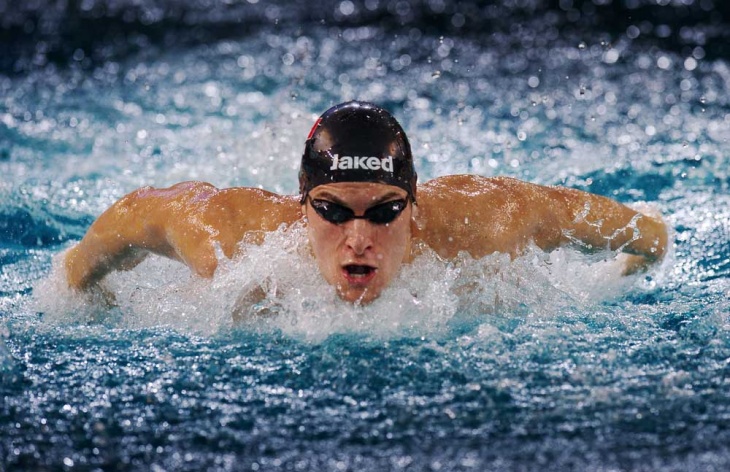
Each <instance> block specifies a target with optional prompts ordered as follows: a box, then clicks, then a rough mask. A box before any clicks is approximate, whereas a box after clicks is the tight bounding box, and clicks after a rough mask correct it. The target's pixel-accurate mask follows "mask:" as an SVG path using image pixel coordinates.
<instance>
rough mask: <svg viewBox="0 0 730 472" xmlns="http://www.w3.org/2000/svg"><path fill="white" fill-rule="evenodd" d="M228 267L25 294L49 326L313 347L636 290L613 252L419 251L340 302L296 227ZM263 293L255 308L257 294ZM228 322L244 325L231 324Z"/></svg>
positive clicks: (152, 272)
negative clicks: (367, 289) (512, 254)
mask: <svg viewBox="0 0 730 472" xmlns="http://www.w3.org/2000/svg"><path fill="white" fill-rule="evenodd" d="M243 249H244V254H243V255H242V256H240V257H236V258H235V259H233V260H228V259H226V258H225V257H224V256H222V255H221V256H220V265H219V268H218V271H217V272H216V276H215V277H214V278H213V279H210V280H208V279H202V278H200V277H198V276H196V275H193V274H192V273H191V272H190V271H189V270H188V269H187V268H186V267H185V266H183V265H182V264H180V263H177V262H174V261H170V260H167V259H164V258H161V257H157V256H150V257H148V258H147V260H145V261H144V262H142V263H141V264H140V265H139V266H137V267H136V268H135V269H133V270H131V271H127V272H116V273H113V274H110V275H109V276H108V277H107V278H106V279H105V280H104V281H103V282H102V284H101V287H102V288H101V289H98V290H95V291H92V292H91V293H88V294H78V293H75V292H73V291H71V290H70V289H69V288H68V287H67V286H66V283H65V280H64V278H63V274H62V272H61V271H60V264H59V262H60V260H61V258H62V257H63V254H60V255H59V256H57V258H56V260H55V261H54V269H53V271H52V273H51V275H50V276H49V277H48V278H47V279H45V280H43V281H41V282H40V283H38V284H37V285H36V287H35V288H34V305H35V309H36V310H38V311H40V312H43V313H44V319H45V320H46V321H47V322H48V323H51V324H59V323H60V324H66V323H99V322H102V323H112V324H113V325H115V326H120V327H125V328H133V329H136V328H145V327H157V326H167V327H171V328H173V329H177V330H181V331H185V332H193V333H199V334H205V335H211V334H215V333H218V332H220V331H221V330H227V329H230V328H231V327H233V326H234V325H236V326H239V327H240V329H250V330H272V331H280V332H282V333H284V334H286V335H288V336H291V337H294V338H298V339H302V340H307V341H312V342H318V341H321V340H323V339H326V338H327V337H329V336H331V335H333V334H338V333H357V334H362V335H366V336H372V337H378V338H388V337H394V336H395V337H402V336H429V337H434V336H435V337H439V336H441V335H443V334H444V333H446V332H448V331H449V327H450V324H451V323H459V322H460V321H461V320H464V319H468V320H472V321H476V323H477V324H483V323H484V322H486V321H488V320H489V317H492V316H495V315H497V316H500V317H508V318H511V317H526V316H531V317H535V316H537V317H552V316H555V315H556V314H559V313H562V312H565V311H566V310H581V309H584V308H585V307H586V305H587V304H594V303H600V302H602V301H605V300H608V299H611V298H614V297H617V296H620V295H621V294H623V293H625V292H626V291H627V290H630V289H631V288H632V286H634V285H635V283H636V278H635V277H628V278H627V277H622V276H621V275H620V272H621V266H620V263H619V262H617V261H616V260H615V259H614V257H613V254H611V253H608V254H606V255H604V256H603V257H604V258H605V260H596V256H585V255H582V254H579V253H576V252H574V251H572V250H557V251H554V252H553V253H551V254H545V253H543V252H542V251H540V250H539V249H536V248H531V249H529V250H528V251H527V252H526V254H525V255H524V256H522V257H519V258H517V259H515V260H513V261H511V260H510V258H509V256H507V255H504V254H493V255H491V256H487V257H484V258H482V259H478V260H474V259H472V258H471V257H468V256H466V255H462V256H461V257H459V258H457V259H456V260H454V261H449V262H447V261H443V260H441V259H439V258H438V257H437V256H436V255H435V254H433V253H431V252H428V251H426V252H425V253H424V254H423V255H421V256H419V257H417V258H416V259H415V260H414V261H413V263H411V264H408V265H405V266H404V267H403V269H402V270H401V273H400V274H399V276H398V277H397V278H396V280H395V281H394V282H393V283H392V285H391V286H390V287H388V288H387V289H386V290H385V291H384V292H383V293H382V295H381V296H380V298H378V299H377V300H376V301H374V302H373V303H372V304H370V305H367V306H355V305H351V304H349V303H346V302H343V301H341V300H340V299H339V298H338V297H337V295H336V292H335V289H334V288H333V287H332V286H330V285H329V284H327V282H326V281H325V280H324V279H323V278H322V276H321V275H320V273H319V270H318V269H317V266H316V263H315V261H314V260H313V258H312V256H311V255H310V252H309V249H308V243H307V240H306V231H305V229H304V228H303V227H302V226H301V225H294V226H293V227H291V228H285V227H282V228H280V229H279V230H278V231H275V232H272V233H270V234H269V235H268V236H267V238H266V240H265V241H264V243H263V244H262V245H260V246H257V245H246V246H244V248H243ZM257 290H258V291H263V296H262V297H259V299H258V300H257V299H256V298H257V297H255V296H253V295H254V294H255V292H256V291H257ZM234 319H239V320H243V321H242V322H241V323H235V322H234Z"/></svg>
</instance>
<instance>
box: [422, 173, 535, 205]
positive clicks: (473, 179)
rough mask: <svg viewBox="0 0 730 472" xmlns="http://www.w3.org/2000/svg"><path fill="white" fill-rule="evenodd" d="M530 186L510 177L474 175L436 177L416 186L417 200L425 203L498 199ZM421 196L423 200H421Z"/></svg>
mask: <svg viewBox="0 0 730 472" xmlns="http://www.w3.org/2000/svg"><path fill="white" fill-rule="evenodd" d="M530 185H531V184H529V183H527V182H524V181H521V180H518V179H514V178H512V177H504V176H497V177H483V176H481V175H475V174H454V175H444V176H441V177H436V178H434V179H432V180H429V181H427V182H425V183H423V184H421V185H419V186H418V195H419V197H418V198H419V199H422V200H425V201H427V202H432V201H438V200H441V201H444V200H446V201H453V200H457V201H458V200H462V199H474V198H477V199H484V198H491V197H499V196H502V195H503V194H504V193H514V192H519V191H522V189H523V188H524V187H525V186H530ZM421 196H422V197H423V198H421Z"/></svg>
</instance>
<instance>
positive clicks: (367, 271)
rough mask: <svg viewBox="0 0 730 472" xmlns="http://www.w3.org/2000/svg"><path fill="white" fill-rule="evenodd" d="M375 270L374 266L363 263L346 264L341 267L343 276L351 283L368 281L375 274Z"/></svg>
mask: <svg viewBox="0 0 730 472" xmlns="http://www.w3.org/2000/svg"><path fill="white" fill-rule="evenodd" d="M376 271H377V269H376V268H375V267H373V266H369V265H364V264H348V265H346V266H344V267H343V273H344V275H345V278H346V279H347V280H348V282H350V283H353V284H363V283H367V282H369V281H370V280H371V279H372V278H373V277H374V276H375V272H376Z"/></svg>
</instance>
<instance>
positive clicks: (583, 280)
mask: <svg viewBox="0 0 730 472" xmlns="http://www.w3.org/2000/svg"><path fill="white" fill-rule="evenodd" d="M37 3H38V5H35V4H34V5H35V6H34V5H29V6H27V7H24V8H25V9H23V8H20V7H17V6H11V5H2V8H1V9H0V12H3V24H2V28H3V30H2V31H3V36H2V38H1V39H2V40H3V41H4V42H5V43H6V44H8V45H10V46H12V48H10V49H8V51H12V52H11V53H8V55H5V56H4V57H3V59H2V60H1V61H0V65H1V66H2V69H1V70H0V97H1V101H0V398H2V402H0V471H5V470H7V471H15V470H29V471H30V470H33V471H36V470H140V471H150V470H152V471H162V470H169V471H184V470H190V471H199V470H209V471H214V470H215V471H218V470H221V471H223V470H303V471H308V470H312V471H343V470H352V471H364V470H368V471H369V470H372V471H381V470H406V471H426V470H431V471H456V470H458V471H462V470H479V471H482V470H541V471H544V470H551V471H552V470H555V471H564V470H606V471H607V470H622V471H623V470H626V471H634V470H636V471H648V470H662V471H665V470H677V471H685V470H708V471H710V470H714V471H717V470H728V469H729V468H730V448H729V447H728V445H729V444H730V375H729V374H730V319H729V316H730V297H729V296H728V293H729V289H730V244H729V243H730V192H728V188H729V187H730V174H729V166H728V156H729V155H730V143H729V142H728V139H729V137H730V111H729V110H730V99H729V97H730V90H729V89H730V58H728V57H727V56H723V50H724V49H723V47H721V46H720V45H719V44H726V41H725V40H726V39H727V38H726V34H727V33H726V32H727V31H730V29H728V28H727V22H726V21H725V20H726V18H725V16H724V11H723V10H722V9H721V8H722V7H721V5H719V4H716V3H717V2H712V1H708V0H703V1H700V2H691V1H686V2H681V5H680V3H679V2H676V4H675V3H671V4H670V2H656V3H650V2H643V1H638V0H637V1H635V2H623V3H622V8H623V10H619V12H618V13H614V12H613V10H611V9H609V8H608V7H605V3H606V2H595V3H591V2H560V6H558V5H554V6H553V7H552V8H551V7H550V6H549V5H547V4H546V3H542V2H531V1H523V2H511V1H507V0H505V1H503V2H498V3H495V4H494V5H493V6H491V7H480V6H479V5H477V4H473V3H466V2H465V3H461V4H459V6H458V7H456V6H454V5H451V4H446V3H441V2H436V1H434V2H365V3H359V2H349V1H343V2H323V4H322V6H321V8H322V10H321V12H319V11H312V10H311V9H308V8H307V7H306V6H304V5H295V6H291V7H288V6H287V5H286V4H284V3H281V4H277V3H267V2H263V0H262V1H260V2H249V4H245V3H240V4H239V3H235V2H229V3H224V2H208V3H205V4H204V3H202V2H193V1H190V2H178V3H167V2H158V3H154V4H150V5H146V6H145V7H137V6H135V5H134V4H133V3H132V2H124V1H111V0H110V1H106V2H102V1H99V2H81V3H80V4H79V5H73V6H71V7H68V6H67V7H64V6H63V5H61V4H56V3H54V4H52V5H45V6H44V5H42V3H43V2H37ZM652 5H653V6H652ZM561 7H562V8H561ZM34 8H35V10H34ZM75 9H76V10H75ZM725 54H726V53H725ZM352 98H360V99H366V100H372V101H374V102H377V103H380V104H383V105H384V106H386V107H388V108H390V109H391V110H392V111H393V112H394V113H395V115H396V116H397V117H398V118H399V119H400V120H401V121H402V123H403V125H404V127H405V128H406V130H407V131H408V133H409V136H410V139H411V143H412V145H413V148H414V152H415V154H416V159H417V162H416V165H417V168H418V170H419V177H420V178H421V180H423V181H425V180H428V179H429V178H432V177H436V176H439V175H445V174H450V173H457V172H474V173H479V174H482V175H511V176H515V177H518V178H522V179H526V180H530V181H534V182H538V183H544V184H561V185H568V186H571V187H576V188H581V189H585V190H589V191H592V192H596V193H600V194H603V195H608V196H611V197H613V198H616V199H618V200H620V201H622V202H624V203H627V204H632V205H636V204H639V205H649V207H650V208H653V209H655V210H658V211H661V213H662V214H663V215H664V216H665V218H666V221H667V222H668V224H669V226H670V227H671V228H672V239H673V242H674V245H673V249H672V251H671V253H670V255H669V256H668V257H667V259H666V260H665V261H664V262H663V263H662V264H661V265H660V266H658V267H657V268H655V269H654V270H652V271H651V272H650V273H648V274H644V275H640V276H635V277H631V278H623V277H621V276H620V275H619V272H620V269H619V266H618V264H617V263H616V262H614V261H613V256H614V255H613V254H603V255H599V256H584V255H581V254H577V253H574V252H572V251H564V250H561V251H557V252H555V253H552V254H550V255H543V254H541V253H540V252H539V251H537V250H533V251H529V252H528V254H526V255H525V256H524V257H522V258H519V259H517V260H515V261H513V262H510V261H509V258H508V257H503V256H500V255H493V256H488V257H485V258H484V259H482V260H478V261H474V260H471V259H469V258H468V257H464V258H461V259H459V260H457V261H454V262H451V263H445V262H443V261H440V260H438V258H436V257H435V256H433V255H431V254H425V255H424V256H422V257H420V258H418V259H417V260H416V261H415V262H414V264H413V265H412V266H410V267H406V268H404V270H403V273H402V274H401V277H400V278H399V279H398V280H396V282H395V283H394V285H393V287H392V288H391V289H390V290H388V291H387V292H386V293H384V294H383V296H382V298H381V299H380V300H378V301H376V303H374V304H373V305H371V306H368V307H365V308H356V307H352V306H349V305H346V304H344V303H342V302H340V301H338V300H337V298H336V295H335V294H334V293H333V291H332V289H331V288H330V287H328V286H327V284H326V283H325V282H324V281H323V280H321V277H319V276H318V275H317V273H316V269H315V266H314V263H313V261H312V260H311V258H309V257H308V256H307V254H306V250H305V249H306V243H305V237H304V235H303V232H302V230H301V228H294V229H293V230H291V231H290V232H288V233H285V232H282V231H280V232H277V233H274V234H272V235H271V236H270V237H269V239H268V240H267V241H266V242H265V243H264V244H263V245H262V246H249V247H247V250H246V254H245V256H243V257H241V258H239V259H237V260H234V261H222V266H221V268H220V270H219V273H218V274H217V276H216V278H215V279H214V280H213V281H203V280H200V279H198V278H196V277H195V276H192V275H190V274H189V272H188V271H187V270H186V269H185V268H184V267H182V266H180V265H179V264H176V263H174V262H171V261H167V260H163V259H161V258H154V257H153V258H150V259H148V260H147V261H145V262H144V263H143V264H142V265H141V266H139V267H138V268H137V269H135V270H132V271H129V272H124V273H117V274H113V275H112V276H110V277H108V278H107V280H105V282H104V286H105V289H106V290H107V294H106V295H101V294H98V293H97V294H92V295H89V296H85V295H78V294H73V293H71V292H69V291H68V289H66V288H65V286H64V284H63V279H62V277H61V275H60V273H59V271H58V259H59V258H60V257H61V255H62V253H63V251H64V250H66V249H67V248H68V247H70V246H71V245H72V244H73V243H74V242H76V241H78V240H79V239H80V238H81V237H82V236H83V234H84V232H85V231H86V229H87V228H88V226H89V225H90V223H91V222H92V221H93V219H94V218H95V217H96V216H98V215H99V214H100V213H101V212H102V211H103V210H104V209H105V208H107V207H108V206H109V205H110V204H111V203H112V202H114V201H115V200H116V199H118V198H119V197H121V196H122V195H124V194H125V193H127V192H129V191H131V190H133V189H135V188H137V187H138V186H142V185H154V186H166V185H169V184H172V183H174V182H178V181H181V180H190V179H200V180H206V181H209V182H211V183H213V184H215V185H217V186H220V187H225V186H232V185H248V186H261V187H264V188H267V189H270V190H274V191H278V192H283V193H295V192H296V191H297V182H296V171H297V167H298V158H299V156H300V153H301V148H302V140H303V137H304V136H306V133H307V131H308V130H309V127H310V126H311V123H312V121H313V119H314V118H315V117H316V115H318V114H319V113H320V112H321V111H323V110H324V109H326V108H327V107H328V106H330V105H331V104H333V103H336V102H340V101H343V100H347V99H352ZM54 258H55V262H54ZM424 274H428V277H424ZM262 280H265V281H267V285H266V287H267V290H268V297H267V298H266V300H265V301H264V302H263V303H262V304H260V305H257V306H254V307H248V306H245V307H243V309H244V310H250V311H267V312H268V313H270V314H273V316H268V317H264V318H260V319H256V320H254V321H250V322H247V323H244V324H240V325H235V324H234V323H233V322H232V313H233V312H234V311H236V310H240V309H241V304H240V301H239V299H240V297H241V295H242V294H244V293H245V292H246V290H247V289H248V288H249V287H250V286H251V285H252V284H254V283H257V282H260V281H262ZM414 294H417V295H414Z"/></svg>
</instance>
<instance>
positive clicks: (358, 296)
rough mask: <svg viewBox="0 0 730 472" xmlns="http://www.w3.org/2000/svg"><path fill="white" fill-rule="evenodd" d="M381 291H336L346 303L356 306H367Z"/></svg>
mask: <svg viewBox="0 0 730 472" xmlns="http://www.w3.org/2000/svg"><path fill="white" fill-rule="evenodd" d="M380 292H381V290H374V289H368V288H366V289H363V290H345V291H341V290H338V291H337V293H338V295H339V296H340V298H341V299H342V300H344V301H346V302H349V303H353V304H356V305H368V304H370V303H372V302H373V301H375V300H376V299H377V298H378V297H379V296H380Z"/></svg>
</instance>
